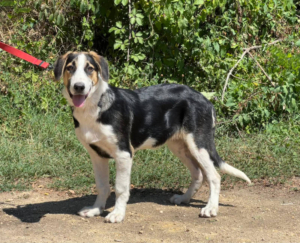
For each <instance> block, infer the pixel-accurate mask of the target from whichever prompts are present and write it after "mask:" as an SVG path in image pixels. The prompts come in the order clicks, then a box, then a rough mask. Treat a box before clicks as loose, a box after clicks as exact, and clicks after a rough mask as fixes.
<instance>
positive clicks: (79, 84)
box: [74, 82, 85, 92]
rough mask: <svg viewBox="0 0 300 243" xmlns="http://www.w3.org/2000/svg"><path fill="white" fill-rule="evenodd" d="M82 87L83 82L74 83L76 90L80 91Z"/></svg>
mask: <svg viewBox="0 0 300 243" xmlns="http://www.w3.org/2000/svg"><path fill="white" fill-rule="evenodd" d="M84 88H85V86H84V83H82V82H79V83H76V84H74V89H75V91H77V92H82V91H83V90H84Z"/></svg>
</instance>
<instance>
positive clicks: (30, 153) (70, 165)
mask: <svg viewBox="0 0 300 243" xmlns="http://www.w3.org/2000/svg"><path fill="white" fill-rule="evenodd" d="M298 121H299V120H298ZM299 127H300V126H299V123H297V122H294V123H291V122H290V123H285V122H282V123H278V124H273V125H272V126H270V127H267V129H266V130H265V131H264V132H261V133H256V134H250V135H246V134H244V137H243V138H241V137H234V136H231V135H228V134H227V135H226V134H225V135H224V134H223V135H222V136H220V135H218V134H217V137H216V144H217V149H218V151H219V154H220V155H221V157H222V158H223V159H224V160H225V161H227V162H228V163H230V164H231V165H233V166H235V167H236V168H239V169H241V170H242V171H244V172H245V173H246V174H247V175H248V176H249V177H250V178H251V179H252V180H253V179H268V180H270V181H273V182H274V183H276V182H280V181H282V180H285V179H286V178H289V177H292V176H300V159H299V157H300V139H299V137H300V136H299V135H300V128H299ZM19 130H20V132H19V133H15V134H14V135H13V136H12V135H10V134H9V133H7V132H6V129H5V127H4V126H2V129H1V130H0V154H1V159H0V191H8V190H12V189H16V190H26V189H29V188H30V185H31V183H32V182H33V181H36V180H37V179H40V178H51V181H52V183H51V184H49V185H48V186H49V187H52V188H55V189H63V190H65V189H73V190H76V191H78V192H90V191H91V188H93V186H94V183H95V182H94V176H93V171H92V165H91V162H90V159H89V156H88V154H87V152H86V151H85V150H84V148H83V147H82V146H81V144H80V143H79V141H78V140H77V139H76V136H75V133H74V128H73V121H72V118H71V115H68V114H67V113H66V112H65V113H62V114H56V115H36V114H35V115H34V114H33V115H32V117H31V119H30V121H29V120H27V121H24V122H23V123H22V126H21V127H19ZM223 130H224V129H223ZM223 130H222V127H220V131H223ZM110 165H111V166H110V173H111V183H112V184H113V183H114V178H115V166H114V161H113V160H112V161H111V162H110ZM222 178H223V180H225V181H230V182H232V181H233V179H232V177H229V176H222ZM131 183H132V184H134V185H135V186H142V187H145V188H149V187H151V188H153V187H155V188H162V187H167V188H180V187H187V186H188V185H189V183H190V175H189V172H188V171H187V169H186V168H185V167H184V165H183V164H182V163H181V162H180V161H179V160H178V159H177V158H175V157H174V156H173V155H172V154H171V153H170V152H169V151H168V149H167V148H166V147H162V148H160V149H157V150H147V151H146V150H145V151H139V152H137V154H136V156H135V158H134V165H133V169H132V181H131Z"/></svg>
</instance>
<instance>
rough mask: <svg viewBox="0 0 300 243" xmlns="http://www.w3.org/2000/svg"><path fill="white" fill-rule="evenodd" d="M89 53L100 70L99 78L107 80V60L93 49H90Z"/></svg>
mask: <svg viewBox="0 0 300 243" xmlns="http://www.w3.org/2000/svg"><path fill="white" fill-rule="evenodd" d="M89 54H90V55H91V56H92V57H93V59H94V60H95V62H96V63H97V65H98V68H99V70H100V75H101V78H102V79H103V80H104V81H106V82H107V81H108V79H109V71H108V63H107V61H106V60H105V59H104V57H102V56H100V55H98V54H97V53H96V52H94V51H90V52H89Z"/></svg>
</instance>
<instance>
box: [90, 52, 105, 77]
mask: <svg viewBox="0 0 300 243" xmlns="http://www.w3.org/2000/svg"><path fill="white" fill-rule="evenodd" d="M89 54H90V55H91V56H92V58H93V59H94V60H95V62H96V63H97V64H98V68H99V72H100V75H101V77H103V75H102V68H101V65H100V62H101V58H102V57H101V56H100V55H98V54H97V53H96V52H94V51H90V52H89Z"/></svg>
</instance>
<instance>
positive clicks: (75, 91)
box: [54, 51, 109, 107]
mask: <svg viewBox="0 0 300 243" xmlns="http://www.w3.org/2000/svg"><path fill="white" fill-rule="evenodd" d="M54 76H55V79H56V80H60V78H61V77H63V80H64V85H65V87H66V90H67V91H68V95H69V96H70V98H71V99H72V102H73V104H74V105H75V106H76V107H82V106H83V105H84V103H85V100H86V99H88V98H89V96H90V95H91V93H92V92H94V91H95V87H96V86H97V85H98V84H99V82H103V81H104V82H107V81H108V78H109V72H108V64H107V62H106V60H105V59H104V58H103V57H102V56H99V55H98V54H97V53H95V52H92V51H91V52H68V53H66V54H64V55H62V56H60V57H59V58H58V60H57V61H56V63H55V64H54Z"/></svg>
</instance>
